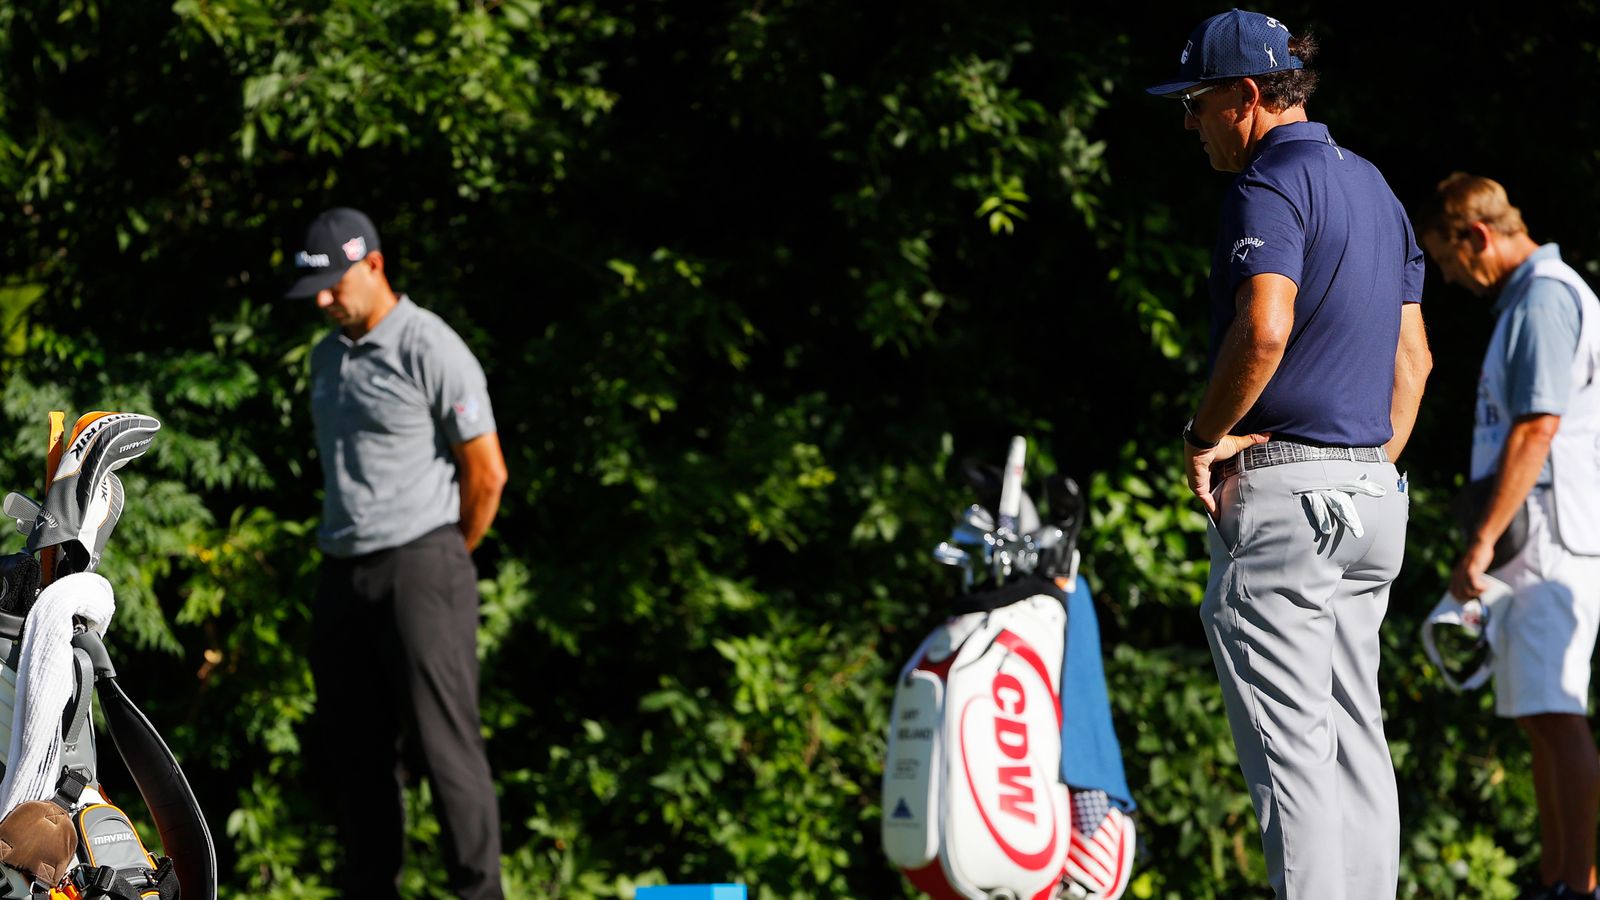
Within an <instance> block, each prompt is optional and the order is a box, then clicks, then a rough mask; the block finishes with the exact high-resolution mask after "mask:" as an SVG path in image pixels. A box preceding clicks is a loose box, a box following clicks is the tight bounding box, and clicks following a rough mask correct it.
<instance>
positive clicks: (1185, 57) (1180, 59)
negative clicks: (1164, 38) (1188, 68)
mask: <svg viewBox="0 0 1600 900" xmlns="http://www.w3.org/2000/svg"><path fill="white" fill-rule="evenodd" d="M1193 49H1194V41H1185V42H1184V44H1183V55H1181V56H1179V57H1178V65H1180V66H1181V65H1183V64H1184V63H1186V62H1188V61H1189V51H1190V50H1193Z"/></svg>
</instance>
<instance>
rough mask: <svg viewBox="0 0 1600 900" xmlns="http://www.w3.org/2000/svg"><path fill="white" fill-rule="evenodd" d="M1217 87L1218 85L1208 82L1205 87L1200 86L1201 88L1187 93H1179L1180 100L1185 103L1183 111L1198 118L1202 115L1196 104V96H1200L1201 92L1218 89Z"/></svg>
mask: <svg viewBox="0 0 1600 900" xmlns="http://www.w3.org/2000/svg"><path fill="white" fill-rule="evenodd" d="M1216 89H1217V85H1215V84H1208V85H1206V86H1205V87H1203V88H1199V89H1196V90H1193V91H1187V92H1185V93H1182V94H1179V95H1178V102H1180V103H1182V104H1183V113H1184V115H1186V116H1189V117H1191V118H1195V119H1198V118H1199V117H1200V113H1199V112H1198V108H1197V107H1196V106H1195V104H1194V98H1196V97H1198V96H1200V95H1201V94H1204V93H1205V92H1206V91H1212V90H1216Z"/></svg>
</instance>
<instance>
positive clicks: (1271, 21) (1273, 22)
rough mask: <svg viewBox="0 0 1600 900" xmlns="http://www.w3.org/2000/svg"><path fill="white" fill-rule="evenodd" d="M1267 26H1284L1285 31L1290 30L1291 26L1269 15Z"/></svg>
mask: <svg viewBox="0 0 1600 900" xmlns="http://www.w3.org/2000/svg"><path fill="white" fill-rule="evenodd" d="M1267 27H1268V28H1282V29H1283V30H1284V31H1288V30H1289V26H1287V25H1285V24H1283V23H1282V22H1279V21H1278V20H1277V19H1274V18H1272V17H1271V16H1268V17H1267Z"/></svg>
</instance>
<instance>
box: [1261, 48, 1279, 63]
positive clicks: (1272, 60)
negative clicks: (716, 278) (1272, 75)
mask: <svg viewBox="0 0 1600 900" xmlns="http://www.w3.org/2000/svg"><path fill="white" fill-rule="evenodd" d="M1261 49H1263V50H1265V51H1267V65H1269V66H1271V67H1273V68H1274V69H1276V68H1277V67H1278V57H1277V56H1274V55H1273V53H1272V47H1271V46H1269V45H1267V44H1262V45H1261Z"/></svg>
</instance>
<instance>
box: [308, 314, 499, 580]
mask: <svg viewBox="0 0 1600 900" xmlns="http://www.w3.org/2000/svg"><path fill="white" fill-rule="evenodd" d="M311 419H312V422H313V424H314V425H315V428H316V437H317V452H318V454H320V456H321V458H322V481H323V498H322V525H321V527H320V528H318V530H317V544H318V545H319V546H320V547H321V548H322V550H323V552H324V553H327V554H329V555H330V556H340V557H344V556H357V555H360V554H363V553H371V552H373V551H376V550H384V549H387V548H389V547H398V546H400V545H401V544H404V543H407V542H408V541H411V540H414V539H416V538H418V537H421V536H422V535H424V534H427V533H428V532H430V531H432V530H434V529H435V528H438V527H440V526H441V525H449V524H451V523H453V522H457V521H460V518H461V492H460V485H459V480H458V477H457V472H456V461H455V454H454V452H453V451H452V449H451V448H452V447H453V446H454V445H456V444H460V443H462V442H464V441H469V440H471V439H473V438H475V437H478V436H480V435H484V434H488V433H490V432H492V431H494V430H495V425H494V411H493V409H491V407H490V405H489V390H488V384H487V382H486V380H485V379H484V376H483V368H482V367H481V366H479V365H478V360H477V359H476V358H474V357H473V355H472V351H471V350H468V349H467V345H466V343H465V342H463V341H462V340H461V337H460V335H458V334H456V333H455V331H453V330H452V329H451V328H450V326H449V325H446V324H445V323H444V321H443V320H442V319H440V318H439V317H438V316H436V315H434V314H433V313H431V312H428V311H427V310H425V309H422V308H421V307H419V306H417V305H416V304H415V303H412V302H411V299H410V298H409V297H406V296H404V295H401V297H400V303H399V305H398V306H396V307H395V308H394V309H392V310H390V311H389V314H388V315H386V316H384V317H383V319H382V320H381V321H379V322H378V327H376V328H374V329H372V331H370V332H368V333H367V334H365V335H363V336H362V337H361V339H360V340H351V339H350V338H349V337H348V336H346V335H345V333H344V332H343V331H342V330H340V329H338V328H335V329H334V330H333V332H332V333H330V334H329V335H328V336H327V337H325V338H323V339H322V341H321V342H319V343H318V344H317V346H316V349H314V350H313V351H312V352H311Z"/></svg>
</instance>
